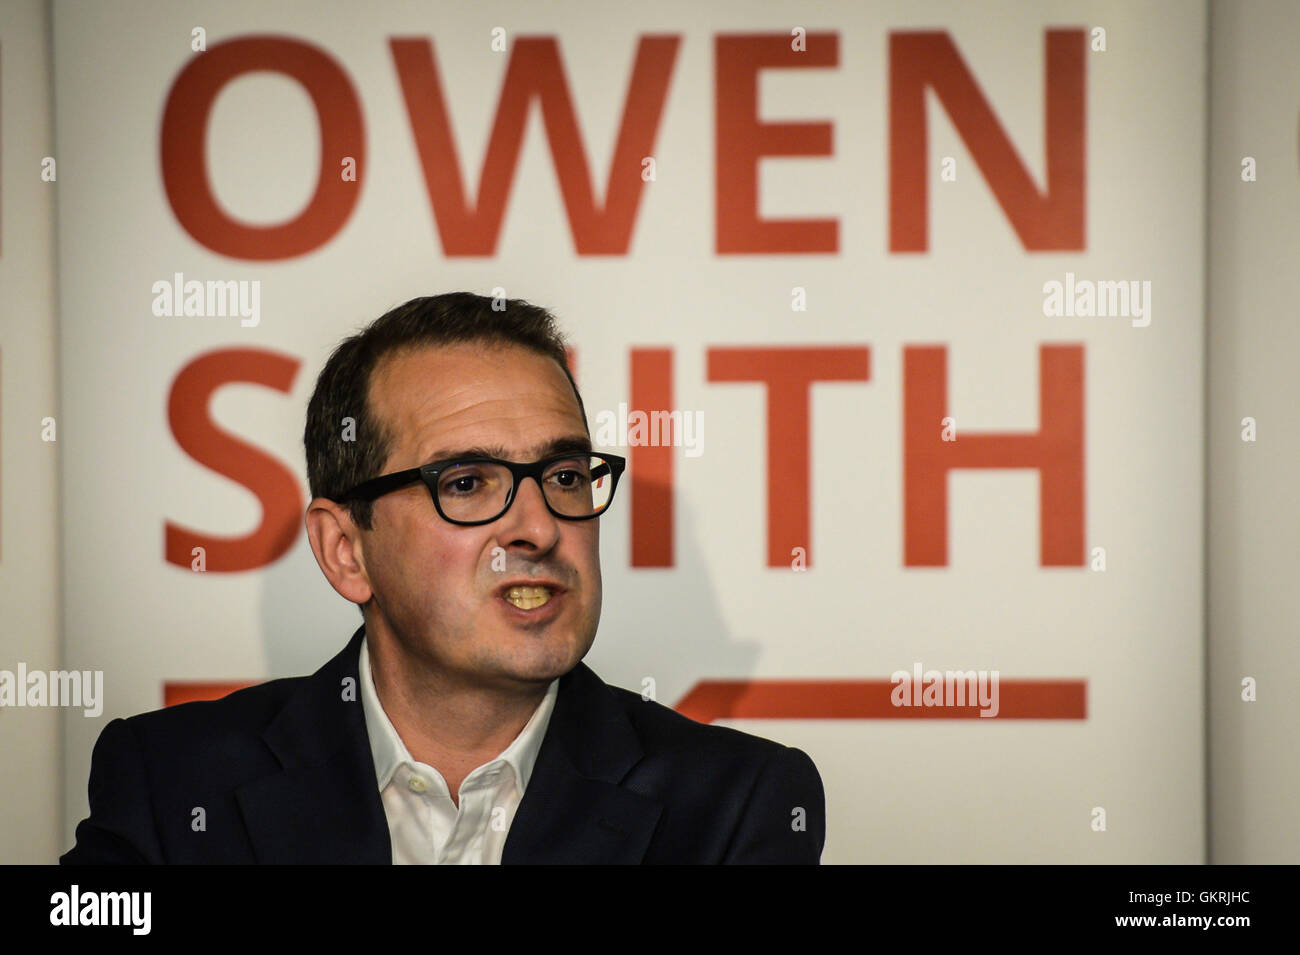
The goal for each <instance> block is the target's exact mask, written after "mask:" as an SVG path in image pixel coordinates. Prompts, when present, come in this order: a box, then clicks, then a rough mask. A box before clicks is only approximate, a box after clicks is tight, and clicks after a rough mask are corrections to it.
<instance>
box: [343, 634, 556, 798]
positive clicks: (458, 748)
mask: <svg viewBox="0 0 1300 955" xmlns="http://www.w3.org/2000/svg"><path fill="white" fill-rule="evenodd" d="M366 645H367V649H368V652H369V655H370V672H371V676H372V678H373V679H374V684H375V694H376V695H377V696H378V698H379V703H380V705H381V706H382V707H383V709H384V712H385V713H386V714H387V716H388V719H389V721H390V722H391V723H392V724H393V729H395V730H396V731H397V735H398V736H400V737H401V739H402V743H403V744H405V746H406V749H407V751H408V752H409V753H410V754H411V757H412V758H413V759H415V760H417V761H418V762H421V763H427V764H428V765H430V766H432V767H433V768H434V769H436V770H438V772H439V773H441V774H442V777H443V779H444V780H446V782H447V788H448V789H449V790H450V792H451V796H452V801H453V802H455V803H457V805H459V799H458V793H459V790H460V784H461V783H462V782H463V781H464V779H465V777H466V776H468V775H469V774H470V773H471V772H472V771H473V770H475V769H476V768H478V767H479V766H482V765H483V764H484V763H487V762H490V761H491V760H493V759H495V758H496V757H497V756H500V755H501V753H502V752H503V751H504V750H505V749H506V748H507V747H508V746H509V745H510V744H511V743H512V742H513V741H514V740H515V738H516V737H517V736H518V735H519V734H520V732H522V731H523V728H524V726H525V725H526V724H527V723H528V721H529V719H531V718H532V715H533V713H535V712H536V710H537V707H538V705H539V704H540V703H541V702H542V699H543V698H544V697H545V696H546V690H547V687H548V686H549V683H543V684H541V685H540V686H535V685H524V686H518V687H509V686H495V685H484V684H483V683H476V682H472V681H467V680H465V679H462V678H458V676H457V675H456V674H449V673H446V672H444V671H442V670H440V669H439V668H437V667H434V666H432V665H430V664H429V663H428V661H426V660H422V659H420V658H416V657H413V656H412V655H411V654H409V653H408V652H406V651H405V650H404V649H403V648H402V647H401V646H400V644H399V643H398V642H397V641H396V640H395V639H393V638H391V637H386V636H383V635H380V634H378V633H373V632H371V631H370V630H369V629H367V632H366Z"/></svg>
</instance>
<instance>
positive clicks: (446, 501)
mask: <svg viewBox="0 0 1300 955" xmlns="http://www.w3.org/2000/svg"><path fill="white" fill-rule="evenodd" d="M513 480H514V478H513V477H512V476H511V474H510V469H509V468H506V467H502V466H501V465H500V464H487V463H481V462H476V463H472V464H456V465H453V466H452V467H449V468H447V470H445V471H443V472H442V473H441V474H439V475H438V504H439V505H440V506H441V507H442V512H443V513H444V514H446V515H447V517H449V518H450V519H451V520H453V521H486V520H490V519H492V518H494V517H496V516H497V515H498V514H500V513H501V512H502V510H504V509H505V506H506V498H507V497H509V496H510V485H511V482H512V481H513Z"/></svg>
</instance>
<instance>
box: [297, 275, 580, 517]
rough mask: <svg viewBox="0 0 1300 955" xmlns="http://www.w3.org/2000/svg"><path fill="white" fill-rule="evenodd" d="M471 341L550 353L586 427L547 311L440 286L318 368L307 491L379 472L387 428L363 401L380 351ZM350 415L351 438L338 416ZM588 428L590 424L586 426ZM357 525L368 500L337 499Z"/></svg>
mask: <svg viewBox="0 0 1300 955" xmlns="http://www.w3.org/2000/svg"><path fill="white" fill-rule="evenodd" d="M465 342H478V343H483V344H488V345H498V346H502V345H517V346H519V347H521V348H526V349H529V350H530V351H533V352H536V353H537V354H539V355H544V356H546V357H547V358H551V359H553V360H554V361H555V362H556V364H558V365H559V366H560V368H561V369H562V370H563V371H564V376H565V377H566V378H567V379H568V380H569V384H570V385H571V386H572V387H573V395H574V397H575V398H577V399H578V410H579V411H580V412H581V414H582V424H583V427H584V428H586V427H587V411H586V408H585V407H584V406H583V404H582V395H580V394H579V393H578V386H577V384H576V383H575V382H574V380H573V375H572V374H570V372H569V364H568V354H567V351H566V349H567V348H568V343H567V342H566V341H565V338H564V335H563V333H562V332H561V331H560V328H559V325H558V324H557V323H556V321H555V316H553V315H552V314H551V313H550V312H549V311H547V310H546V309H544V308H541V307H539V306H537V305H532V304H530V303H528V302H526V301H524V300H523V299H519V298H511V299H503V298H496V299H493V298H488V297H486V296H483V295H475V294H473V293H472V292H448V293H446V294H444V295H429V296H424V297H422V298H413V299H411V300H410V301H409V302H406V303H405V304H403V305H399V306H397V307H396V308H394V309H392V310H390V311H388V312H386V313H384V314H383V315H381V316H380V317H379V318H377V319H375V321H373V322H371V323H370V324H369V325H367V326H366V327H365V328H363V329H362V330H361V331H360V332H358V333H357V334H355V335H353V336H352V337H351V338H347V339H345V340H344V341H343V342H342V343H341V344H340V345H339V346H338V347H337V348H335V349H334V352H333V354H331V355H330V357H329V360H328V361H326V362H325V367H324V368H323V369H321V373H320V377H319V378H317V379H316V390H315V391H314V392H312V396H311V401H310V402H308V404H307V427H306V429H305V430H304V432H303V445H304V446H305V448H306V451H307V483H308V485H309V486H310V487H311V495H312V497H313V498H316V497H324V498H328V499H330V500H337V499H338V498H339V497H340V496H341V495H343V494H344V493H346V492H347V491H348V490H350V489H351V488H353V487H355V486H356V485H358V484H360V483H361V482H362V481H366V480H369V479H370V478H373V477H377V476H378V475H379V469H380V468H382V467H383V466H384V463H385V462H386V461H387V460H388V455H389V454H390V452H391V451H392V446H393V435H392V434H390V433H389V430H388V428H387V427H386V425H385V423H384V422H383V421H380V420H378V419H377V417H376V416H375V414H374V410H373V409H372V408H371V407H370V406H369V402H368V400H367V399H368V396H369V393H370V380H371V377H372V376H373V373H374V370H375V368H376V367H377V366H378V365H379V363H380V361H381V360H383V359H384V358H386V357H388V356H390V355H395V354H398V353H402V352H408V351H412V350H415V349H418V348H423V347H436V346H439V345H453V344H460V343H465ZM345 418H352V419H353V422H354V423H353V424H352V425H351V429H350V432H351V437H352V439H351V440H345V439H344V429H345V425H344V419H345ZM588 434H590V429H588ZM344 506H345V507H347V509H348V513H350V514H351V515H352V519H353V520H354V521H355V522H356V523H357V525H358V526H359V527H362V528H364V529H366V530H370V526H371V519H372V516H373V502H372V501H348V502H346V503H345V505H344Z"/></svg>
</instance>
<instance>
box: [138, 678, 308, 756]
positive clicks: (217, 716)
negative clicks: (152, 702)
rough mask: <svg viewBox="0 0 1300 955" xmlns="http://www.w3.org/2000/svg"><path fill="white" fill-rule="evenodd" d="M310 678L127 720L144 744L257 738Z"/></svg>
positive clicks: (270, 684)
mask: <svg viewBox="0 0 1300 955" xmlns="http://www.w3.org/2000/svg"><path fill="white" fill-rule="evenodd" d="M307 679H308V678H307V677H301V676H297V677H286V678H284V679H279V680H270V681H268V682H266V683H259V684H258V685H256V686H249V687H245V688H244V689H242V690H236V691H235V692H233V693H230V694H228V695H226V696H223V697H222V698H221V699H219V700H196V701H194V702H191V703H180V704H177V705H176V706H168V707H165V708H163V709H158V710H150V711H149V712H147V713H138V714H136V715H135V716H128V717H125V718H124V719H123V722H124V723H126V724H127V725H128V726H129V727H130V728H131V730H132V732H133V733H134V734H135V735H136V737H137V738H139V739H140V740H141V741H143V742H146V743H149V742H154V741H159V740H174V741H177V742H186V743H194V742H198V741H201V740H211V739H212V738H213V737H220V736H239V737H245V738H246V737H247V736H248V735H249V734H253V735H257V734H259V733H261V731H262V730H263V729H264V728H265V727H266V726H267V724H268V723H270V722H271V720H272V719H274V718H275V715H276V714H277V713H278V712H279V711H280V710H281V708H283V706H284V704H285V703H286V702H287V701H288V699H289V697H290V696H292V695H293V693H294V691H295V690H297V689H298V687H300V686H301V685H302V683H303V682H304V681H305V680H307Z"/></svg>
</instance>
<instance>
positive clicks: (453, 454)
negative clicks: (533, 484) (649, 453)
mask: <svg viewBox="0 0 1300 955" xmlns="http://www.w3.org/2000/svg"><path fill="white" fill-rule="evenodd" d="M569 451H588V452H589V451H591V438H589V437H588V436H587V435H583V434H573V435H566V436H564V437H562V438H552V439H551V440H550V441H547V442H545V443H544V444H538V445H533V447H532V448H530V449H529V450H528V452H527V457H528V458H529V460H532V461H538V460H541V459H542V458H549V457H551V455H554V454H564V453H566V452H569ZM511 454H512V452H511V451H509V450H508V449H507V448H505V447H503V446H502V445H499V444H478V445H474V446H473V447H468V448H442V449H441V450H438V451H435V452H434V453H433V455H432V456H431V457H430V458H429V459H428V463H430V464H432V463H433V462H434V461H452V460H456V459H459V458H499V459H501V460H502V461H509V460H511V457H510V455H511Z"/></svg>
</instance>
